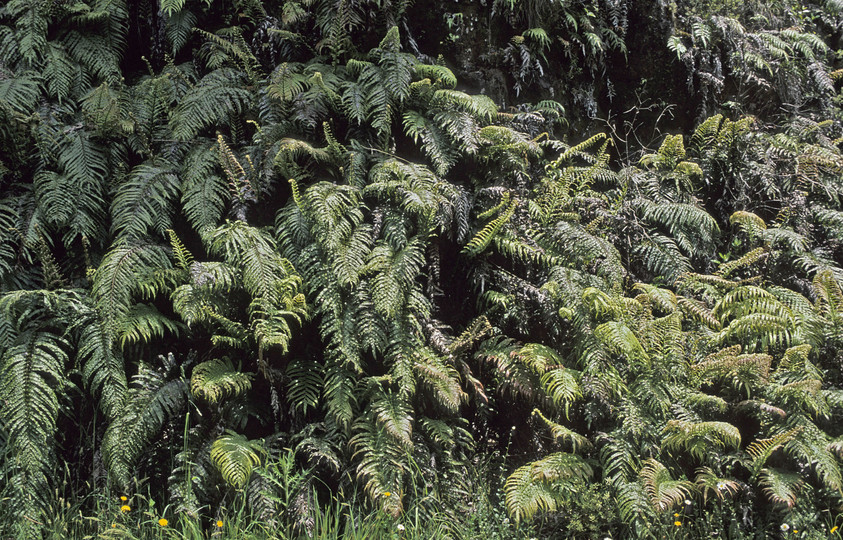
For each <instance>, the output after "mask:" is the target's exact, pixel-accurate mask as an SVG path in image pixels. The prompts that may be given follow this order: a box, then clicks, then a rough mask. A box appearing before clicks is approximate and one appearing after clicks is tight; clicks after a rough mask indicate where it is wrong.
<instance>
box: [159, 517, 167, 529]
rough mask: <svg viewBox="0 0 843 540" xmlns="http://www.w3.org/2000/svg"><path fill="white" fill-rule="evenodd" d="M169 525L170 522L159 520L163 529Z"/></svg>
mask: <svg viewBox="0 0 843 540" xmlns="http://www.w3.org/2000/svg"><path fill="white" fill-rule="evenodd" d="M168 523H169V521H167V520H166V519H164V518H161V519H159V520H158V524H159V525H161V526H162V527H166V526H167V524H168Z"/></svg>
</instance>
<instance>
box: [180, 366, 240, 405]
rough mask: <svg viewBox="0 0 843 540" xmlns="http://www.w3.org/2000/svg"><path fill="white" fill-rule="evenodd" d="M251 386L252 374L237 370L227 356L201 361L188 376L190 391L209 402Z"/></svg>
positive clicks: (232, 395) (218, 400) (227, 396)
mask: <svg viewBox="0 0 843 540" xmlns="http://www.w3.org/2000/svg"><path fill="white" fill-rule="evenodd" d="M251 387H252V374H251V373H243V372H242V371H239V370H238V369H236V368H235V367H234V365H233V364H232V363H231V360H229V359H227V358H216V359H213V360H208V361H207V362H202V363H201V364H198V365H197V366H196V367H194V368H193V373H192V374H191V376H190V391H191V392H192V393H193V395H194V396H197V397H200V398H202V399H205V400H207V401H209V402H210V403H219V402H220V401H222V400H223V398H229V397H235V396H238V395H241V394H243V393H245V392H247V391H248V390H249V389H250V388H251Z"/></svg>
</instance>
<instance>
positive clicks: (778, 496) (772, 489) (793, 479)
mask: <svg viewBox="0 0 843 540" xmlns="http://www.w3.org/2000/svg"><path fill="white" fill-rule="evenodd" d="M758 483H759V485H761V486H762V488H761V490H762V491H763V492H764V494H765V495H766V496H767V498H768V499H770V501H772V502H774V503H776V504H781V505H784V506H787V507H788V508H793V506H794V505H795V504H796V498H797V494H798V492H799V490H800V489H801V487H802V485H803V484H804V480H803V478H802V476H801V475H799V474H797V473H793V472H788V471H783V470H781V469H775V468H765V469H761V471H760V472H759V475H758Z"/></svg>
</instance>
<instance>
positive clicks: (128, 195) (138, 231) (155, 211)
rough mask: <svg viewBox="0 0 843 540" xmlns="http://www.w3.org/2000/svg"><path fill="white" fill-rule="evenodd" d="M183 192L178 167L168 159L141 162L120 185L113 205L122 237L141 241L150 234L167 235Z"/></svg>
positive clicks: (115, 223) (115, 229)
mask: <svg viewBox="0 0 843 540" xmlns="http://www.w3.org/2000/svg"><path fill="white" fill-rule="evenodd" d="M178 192H179V181H178V177H177V176H176V174H175V167H174V165H173V164H171V163H166V162H147V163H143V164H141V165H138V166H137V167H135V168H134V169H132V172H131V173H130V174H129V176H128V177H127V178H126V180H125V181H123V182H121V183H120V184H119V185H118V186H117V194H116V195H115V197H114V202H113V203H112V205H111V214H112V215H113V216H114V221H113V224H112V227H113V229H114V231H115V233H116V236H117V238H118V239H125V240H129V241H131V240H137V239H141V238H143V237H144V236H145V235H146V234H147V233H149V232H154V233H157V234H158V235H163V234H164V232H165V231H166V230H167V229H168V228H170V226H171V214H172V211H173V201H174V200H175V198H176V196H177V195H178Z"/></svg>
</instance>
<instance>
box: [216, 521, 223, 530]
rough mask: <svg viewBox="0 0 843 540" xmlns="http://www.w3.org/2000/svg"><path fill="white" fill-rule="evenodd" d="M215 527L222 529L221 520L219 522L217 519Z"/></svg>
mask: <svg viewBox="0 0 843 540" xmlns="http://www.w3.org/2000/svg"><path fill="white" fill-rule="evenodd" d="M217 527H219V528H220V529H222V520H219V519H218V520H217Z"/></svg>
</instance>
